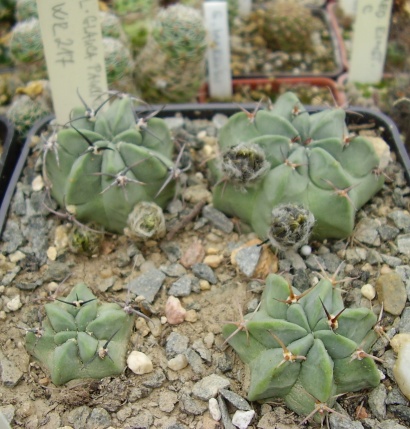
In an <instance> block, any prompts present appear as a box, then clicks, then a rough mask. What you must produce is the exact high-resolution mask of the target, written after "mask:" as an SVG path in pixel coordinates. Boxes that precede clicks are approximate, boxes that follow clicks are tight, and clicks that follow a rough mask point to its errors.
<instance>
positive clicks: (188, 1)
mask: <svg viewBox="0 0 410 429" xmlns="http://www.w3.org/2000/svg"><path fill="white" fill-rule="evenodd" d="M224 1H226V2H227V3H228V22H229V28H231V27H232V26H233V24H234V20H235V18H236V17H237V16H238V12H239V0H224ZM203 3H204V2H203V0H180V1H179V4H182V5H184V6H189V7H193V8H195V9H198V10H202V7H203Z"/></svg>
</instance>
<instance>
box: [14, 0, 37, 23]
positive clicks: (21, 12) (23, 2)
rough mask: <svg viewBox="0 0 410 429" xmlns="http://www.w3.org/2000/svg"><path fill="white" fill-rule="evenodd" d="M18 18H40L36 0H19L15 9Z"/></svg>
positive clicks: (19, 19) (18, 19)
mask: <svg viewBox="0 0 410 429" xmlns="http://www.w3.org/2000/svg"><path fill="white" fill-rule="evenodd" d="M15 16H16V20H17V21H19V22H21V21H26V20H28V19H31V18H38V11H37V2H36V0H17V1H16V9H15Z"/></svg>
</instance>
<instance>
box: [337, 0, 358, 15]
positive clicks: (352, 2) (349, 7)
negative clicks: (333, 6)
mask: <svg viewBox="0 0 410 429" xmlns="http://www.w3.org/2000/svg"><path fill="white" fill-rule="evenodd" d="M357 2H358V0H339V3H338V5H339V6H340V7H341V8H342V10H343V12H344V13H345V14H346V15H355V14H356V10H357Z"/></svg>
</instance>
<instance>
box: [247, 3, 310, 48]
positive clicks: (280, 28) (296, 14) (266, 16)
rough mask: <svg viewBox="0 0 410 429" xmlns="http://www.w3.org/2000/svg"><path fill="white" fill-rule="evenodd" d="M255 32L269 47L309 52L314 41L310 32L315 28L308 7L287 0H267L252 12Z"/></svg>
mask: <svg viewBox="0 0 410 429" xmlns="http://www.w3.org/2000/svg"><path fill="white" fill-rule="evenodd" d="M254 14H255V15H256V16H257V17H258V19H257V22H258V27H259V32H260V34H261V36H262V37H263V39H264V40H265V41H266V46H267V47H268V48H269V49H271V50H272V51H283V52H287V53H292V52H309V51H312V50H313V47H314V44H313V41H312V34H313V32H314V31H315V29H317V28H318V22H317V18H315V17H314V16H313V15H312V14H311V12H310V10H309V9H308V8H306V7H304V6H302V5H300V4H299V5H298V4H297V3H292V2H289V1H283V0H280V1H277V2H267V6H266V8H265V9H259V10H257V11H255V12H254Z"/></svg>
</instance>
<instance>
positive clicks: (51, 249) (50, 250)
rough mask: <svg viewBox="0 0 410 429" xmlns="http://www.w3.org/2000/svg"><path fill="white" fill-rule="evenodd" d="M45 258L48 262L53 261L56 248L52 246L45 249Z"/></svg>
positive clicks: (55, 256)
mask: <svg viewBox="0 0 410 429" xmlns="http://www.w3.org/2000/svg"><path fill="white" fill-rule="evenodd" d="M47 258H48V259H50V261H55V260H56V259H57V248H56V247H54V246H50V247H49V248H48V249H47Z"/></svg>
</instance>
